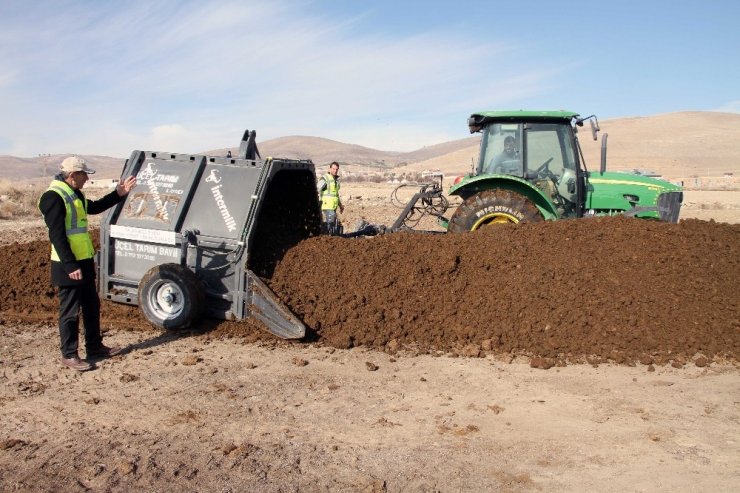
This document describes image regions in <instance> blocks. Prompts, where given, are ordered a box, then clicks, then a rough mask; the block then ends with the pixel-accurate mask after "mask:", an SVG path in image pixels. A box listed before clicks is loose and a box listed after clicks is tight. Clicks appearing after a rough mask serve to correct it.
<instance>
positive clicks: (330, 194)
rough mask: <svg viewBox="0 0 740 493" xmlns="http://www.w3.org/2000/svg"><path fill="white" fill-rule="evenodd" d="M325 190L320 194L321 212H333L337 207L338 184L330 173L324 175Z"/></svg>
mask: <svg viewBox="0 0 740 493" xmlns="http://www.w3.org/2000/svg"><path fill="white" fill-rule="evenodd" d="M324 181H325V182H326V188H325V189H324V190H323V191H322V192H321V210H322V211H335V210H337V207H339V182H338V181H337V180H335V179H334V176H332V174H331V173H327V174H325V175H324Z"/></svg>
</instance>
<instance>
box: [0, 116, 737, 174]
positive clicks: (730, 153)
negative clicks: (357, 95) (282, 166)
mask: <svg viewBox="0 0 740 493" xmlns="http://www.w3.org/2000/svg"><path fill="white" fill-rule="evenodd" d="M600 123H601V130H602V132H601V134H602V135H603V134H607V133H608V134H609V138H608V155H607V158H608V167H609V169H612V170H633V169H643V170H650V171H655V172H657V173H661V174H664V175H665V176H669V177H671V176H692V175H698V176H717V175H718V176H721V175H723V174H728V173H734V174H735V175H738V174H740V114H737V113H719V112H678V113H667V114H661V115H654V116H646V117H630V118H619V119H613V120H603V121H601V122H600ZM584 130H585V131H584ZM584 130H582V131H581V133H580V134H579V135H580V137H581V138H580V140H581V145H582V147H583V152H584V156H585V158H586V163H587V165H588V166H589V169H594V170H595V169H597V168H598V165H599V153H600V145H599V142H594V141H593V140H592V139H591V135H590V132H588V130H586V129H585V127H584ZM479 142H480V136H479V135H474V136H472V137H466V138H462V139H458V140H453V141H449V142H443V143H440V144H436V145H431V146H427V147H423V148H421V149H417V150H415V151H412V152H395V151H381V150H377V149H371V148H368V147H364V146H360V145H356V144H347V143H343V142H337V141H334V140H330V139H326V138H322V137H309V136H286V137H279V138H276V139H271V140H266V141H264V142H259V141H258V142H257V145H258V148H259V151H260V154H261V156H262V157H263V158H266V157H268V156H272V157H284V158H291V159H311V160H312V161H313V162H314V163H315V164H316V168H317V169H319V170H322V169H324V168H325V166H326V165H327V164H328V163H330V162H331V161H338V162H340V163H343V164H344V165H348V166H351V167H354V166H357V167H366V168H396V169H397V172H403V171H421V170H423V169H439V170H441V171H443V172H444V173H445V174H455V173H465V172H467V171H469V170H470V167H471V163H472V162H474V161H475V160H477V154H478V145H479ZM228 151H231V152H232V153H233V154H234V155H236V152H237V151H238V147H234V148H227V149H215V150H211V151H205V152H203V154H208V155H213V156H226V154H227V152H228ZM175 152H176V151H175ZM67 156H68V154H64V155H51V156H46V157H42V156H38V157H31V158H22V157H16V156H7V155H6V156H0V178H5V179H10V180H23V181H27V180H34V179H41V180H46V179H49V178H50V177H51V176H53V174H54V173H55V172H56V170H57V169H58V166H59V164H60V163H61V161H62V160H63V159H64V158H65V157H67ZM81 157H83V158H84V159H85V160H87V161H88V163H89V164H90V166H91V167H92V168H94V169H96V170H97V171H98V173H97V174H96V175H95V178H114V177H118V176H119V175H120V173H121V170H122V168H123V164H124V162H125V158H114V157H109V156H91V155H81ZM350 169H352V168H350ZM44 170H46V173H44Z"/></svg>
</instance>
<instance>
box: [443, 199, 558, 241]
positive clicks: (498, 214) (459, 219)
mask: <svg viewBox="0 0 740 493" xmlns="http://www.w3.org/2000/svg"><path fill="white" fill-rule="evenodd" d="M542 220H543V217H542V214H540V211H539V210H538V209H537V207H536V206H535V205H534V203H533V202H532V201H531V200H529V199H528V198H527V197H525V196H524V195H522V194H519V193H516V192H511V191H509V190H485V191H483V192H480V193H477V194H475V195H473V196H472V197H468V199H467V200H465V201H464V202H463V203H462V204H461V205H460V207H458V208H457V210H456V211H455V213H454V214H453V215H452V218H451V219H450V223H449V226H448V231H451V232H455V233H457V232H463V231H475V230H477V229H481V228H484V227H487V226H492V225H496V224H518V223H536V222H540V221H542Z"/></svg>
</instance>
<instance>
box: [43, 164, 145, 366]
mask: <svg viewBox="0 0 740 493" xmlns="http://www.w3.org/2000/svg"><path fill="white" fill-rule="evenodd" d="M92 173H95V171H94V170H92V169H90V168H88V167H87V164H85V160H84V159H82V158H79V157H77V156H73V157H68V158H67V159H65V160H64V161H62V167H61V171H60V172H59V174H57V175H56V176H55V177H54V181H52V182H51V185H49V189H48V190H47V191H46V192H44V193H43V195H41V198H40V199H39V209H40V210H41V213H42V214H43V215H44V222H46V226H47V227H48V228H49V240H50V241H51V282H52V284H53V285H54V286H57V287H58V288H59V337H60V339H61V350H62V364H64V365H65V366H68V367H69V368H72V369H75V370H79V371H86V370H92V369H93V368H94V365H93V364H92V363H91V362H90V361H85V360H81V359H80V356H79V354H78V353H77V346H78V341H79V334H78V326H79V319H80V315H79V314H80V311H82V321H83V323H84V325H85V352H86V354H87V356H86V358H87V359H88V360H90V359H95V358H107V357H110V356H115V355H116V354H120V353H121V351H122V348H120V347H108V346H106V345H104V344H103V339H102V337H101V335H100V299H99V298H98V292H97V287H96V283H95V263H94V260H93V255H94V253H95V251H94V248H93V243H92V240H91V238H90V235H89V234H88V231H87V215H88V214H100V213H101V212H103V211H105V210H107V209H110V208H111V207H113V206H114V205H116V204H117V203H119V202H120V201H122V200H123V199H124V197H126V195H127V194H128V193H129V192H130V191H131V189H132V188H134V186H135V185H136V177H134V176H129V177H128V178H126V179H125V180H124V179H123V178H121V180H120V181H119V182H118V185H116V189H115V190H114V191H112V192H111V193H109V194H108V195H106V196H105V197H103V198H101V199H100V200H87V199H86V198H85V196H84V195H83V194H82V187H83V186H84V185H85V182H87V180H88V176H87V175H89V174H92Z"/></svg>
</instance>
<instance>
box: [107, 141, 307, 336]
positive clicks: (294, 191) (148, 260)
mask: <svg viewBox="0 0 740 493" xmlns="http://www.w3.org/2000/svg"><path fill="white" fill-rule="evenodd" d="M245 136H246V134H245ZM242 144H244V142H243V143H242ZM243 147H244V146H243ZM123 175H124V176H129V175H135V176H136V177H137V184H136V187H135V188H134V189H133V190H132V191H131V193H129V195H128V196H127V198H126V200H125V201H123V202H122V203H120V204H118V206H117V207H115V208H113V209H111V210H110V211H109V213H108V214H107V215H106V216H105V218H104V219H103V222H102V224H101V228H100V251H99V254H98V255H99V257H98V290H99V294H100V296H101V298H103V299H108V300H111V301H115V302H121V303H128V304H132V305H139V306H140V307H141V309H142V311H143V312H144V315H145V316H146V317H147V319H149V321H150V322H151V323H153V324H154V325H157V326H159V327H164V328H180V327H186V326H188V325H190V324H191V323H192V322H193V321H194V319H196V318H197V317H198V316H200V315H201V314H203V315H206V316H210V317H213V318H220V319H227V320H241V319H244V318H247V317H249V316H253V317H255V318H257V319H259V320H261V321H262V322H264V323H265V325H266V326H267V328H268V329H269V330H270V331H271V332H273V333H275V334H276V335H278V336H280V337H284V338H300V337H303V335H304V334H305V327H304V325H303V323H302V322H301V321H300V320H298V319H297V318H296V317H295V316H294V315H293V314H292V313H290V311H289V310H288V309H287V308H286V307H285V306H284V305H283V304H282V303H281V302H280V301H279V300H278V298H277V297H276V296H275V295H274V294H273V293H272V292H271V291H270V289H269V288H268V287H267V286H266V285H265V284H264V283H263V282H262V281H261V280H260V279H259V277H258V276H257V275H256V274H255V273H254V272H253V270H251V269H250V267H251V264H250V260H251V258H250V255H251V252H252V251H253V249H254V248H255V246H256V245H258V244H259V243H260V242H264V241H269V240H271V238H272V236H274V235H273V229H277V230H280V228H281V227H286V225H285V224H270V221H273V222H274V220H273V219H265V220H264V221H261V219H260V216H261V215H268V216H269V215H270V212H275V210H274V209H275V208H276V207H280V204H281V203H283V202H289V201H290V200H294V201H295V200H298V201H301V202H302V203H301V204H300V206H301V208H302V210H308V211H310V214H307V215H306V216H305V218H304V220H303V223H305V224H303V223H298V224H292V225H290V224H289V225H287V227H288V228H289V229H290V233H291V234H293V235H294V236H295V234H298V237H299V239H300V237H306V236H309V235H310V234H313V232H315V231H317V230H318V221H319V219H318V214H319V207H318V200H317V194H316V188H315V180H316V176H315V170H314V165H313V163H312V162H311V161H309V160H286V159H272V158H268V159H266V160H264V161H263V160H260V159H246V158H231V157H226V158H224V157H211V156H204V155H187V154H173V153H160V152H147V151H134V152H133V153H132V154H131V157H130V158H129V159H128V160H127V161H126V164H125V166H124V171H123ZM270 196H271V197H272V198H270ZM266 208H272V209H273V210H272V211H269V210H266ZM289 208H294V206H289ZM258 230H259V233H258ZM276 234H278V235H279V234H280V233H279V231H278V233H276ZM259 235H262V236H263V238H258V236H259ZM283 236H284V235H283ZM289 246H290V245H287V247H289ZM281 248H286V245H281ZM263 250H270V251H271V250H274V248H271V246H270V245H268V246H266V247H264V248H263ZM278 253H279V252H278ZM269 256H270V252H268V253H267V255H265V253H264V252H263V253H262V254H261V258H262V257H264V258H269ZM257 268H258V269H261V270H267V271H269V266H263V265H260V266H257Z"/></svg>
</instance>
